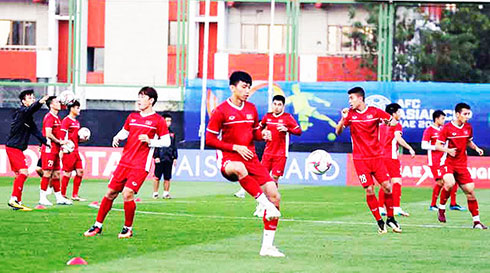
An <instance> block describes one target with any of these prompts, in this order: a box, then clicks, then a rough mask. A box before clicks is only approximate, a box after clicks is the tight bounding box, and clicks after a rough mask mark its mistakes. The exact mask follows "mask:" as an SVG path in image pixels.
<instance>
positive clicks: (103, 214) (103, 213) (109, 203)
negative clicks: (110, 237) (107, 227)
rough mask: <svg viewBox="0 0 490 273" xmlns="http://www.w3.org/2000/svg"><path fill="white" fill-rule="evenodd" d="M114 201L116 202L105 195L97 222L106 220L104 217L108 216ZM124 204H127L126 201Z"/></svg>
mask: <svg viewBox="0 0 490 273" xmlns="http://www.w3.org/2000/svg"><path fill="white" fill-rule="evenodd" d="M113 202H114V200H110V199H109V198H107V197H105V196H104V198H102V201H101V202H100V207H99V212H98V213H97V219H96V221H97V222H99V223H103V222H104V219H105V217H106V216H107V213H109V211H110V210H111V208H112V203H113ZM124 206H126V203H125V204H124Z"/></svg>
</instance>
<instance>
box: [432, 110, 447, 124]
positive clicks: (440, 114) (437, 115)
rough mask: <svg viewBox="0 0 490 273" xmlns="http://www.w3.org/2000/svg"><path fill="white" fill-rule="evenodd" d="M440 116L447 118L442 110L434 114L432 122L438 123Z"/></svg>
mask: <svg viewBox="0 0 490 273" xmlns="http://www.w3.org/2000/svg"><path fill="white" fill-rule="evenodd" d="M440 116H446V114H445V113H444V112H442V111H441V110H436V111H434V113H432V121H436V119H438V118H439V117H440Z"/></svg>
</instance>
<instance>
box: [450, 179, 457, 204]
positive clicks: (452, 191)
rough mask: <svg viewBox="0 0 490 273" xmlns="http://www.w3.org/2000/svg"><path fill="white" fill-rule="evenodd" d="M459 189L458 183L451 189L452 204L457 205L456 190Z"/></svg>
mask: <svg viewBox="0 0 490 273" xmlns="http://www.w3.org/2000/svg"><path fill="white" fill-rule="evenodd" d="M457 191H458V184H454V186H453V188H452V189H451V206H456V192H457Z"/></svg>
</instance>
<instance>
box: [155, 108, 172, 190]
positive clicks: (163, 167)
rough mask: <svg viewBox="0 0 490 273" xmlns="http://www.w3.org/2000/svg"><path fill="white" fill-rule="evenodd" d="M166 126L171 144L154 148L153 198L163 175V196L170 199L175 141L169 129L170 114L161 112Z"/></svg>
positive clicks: (170, 122)
mask: <svg viewBox="0 0 490 273" xmlns="http://www.w3.org/2000/svg"><path fill="white" fill-rule="evenodd" d="M162 116H163V118H165V122H166V123H167V128H168V131H169V133H170V140H171V144H170V146H169V147H162V148H156V149H155V153H154V154H153V158H155V180H154V181H153V198H154V199H157V198H158V187H159V186H160V180H161V178H162V175H163V180H164V183H163V198H164V199H170V198H172V197H171V196H170V179H172V167H173V166H175V165H176V164H177V157H178V152H177V144H176V142H175V134H174V132H173V131H172V130H171V129H170V125H172V116H171V115H169V114H163V115H162Z"/></svg>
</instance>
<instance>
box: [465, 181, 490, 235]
mask: <svg viewBox="0 0 490 273" xmlns="http://www.w3.org/2000/svg"><path fill="white" fill-rule="evenodd" d="M460 186H461V189H462V190H463V192H464V193H465V195H466V199H467V200H468V210H469V211H470V213H471V216H472V217H473V228H474V229H487V227H486V226H485V225H483V224H482V223H481V222H480V213H479V211H478V201H477V200H476V195H475V183H468V184H463V185H460Z"/></svg>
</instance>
